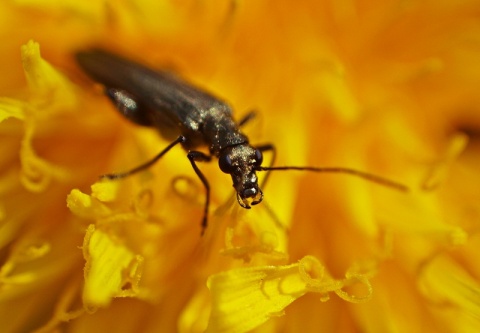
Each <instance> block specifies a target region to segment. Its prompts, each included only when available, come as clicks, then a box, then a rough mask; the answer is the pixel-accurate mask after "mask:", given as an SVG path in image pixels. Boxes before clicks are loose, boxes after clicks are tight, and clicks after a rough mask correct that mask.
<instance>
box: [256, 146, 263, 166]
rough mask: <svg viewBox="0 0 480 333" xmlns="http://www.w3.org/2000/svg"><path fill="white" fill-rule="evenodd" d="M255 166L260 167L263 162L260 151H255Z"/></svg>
mask: <svg viewBox="0 0 480 333" xmlns="http://www.w3.org/2000/svg"><path fill="white" fill-rule="evenodd" d="M255 161H256V163H255V165H256V166H260V165H262V162H263V154H262V152H261V151H260V149H255Z"/></svg>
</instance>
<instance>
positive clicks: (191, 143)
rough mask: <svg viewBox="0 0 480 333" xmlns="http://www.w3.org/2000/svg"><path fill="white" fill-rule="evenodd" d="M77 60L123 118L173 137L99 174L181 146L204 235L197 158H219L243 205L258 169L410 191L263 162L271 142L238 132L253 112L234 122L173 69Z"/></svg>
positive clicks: (253, 201)
mask: <svg viewBox="0 0 480 333" xmlns="http://www.w3.org/2000/svg"><path fill="white" fill-rule="evenodd" d="M76 60H77V62H78V64H79V65H80V67H81V68H82V69H83V71H84V72H85V73H86V74H87V75H88V76H90V77H91V78H92V79H93V80H94V81H97V82H99V83H101V84H102V85H103V86H104V87H105V93H106V95H107V96H108V98H110V100H111V101H112V102H113V103H114V105H115V106H116V108H117V109H118V110H119V111H120V113H121V114H122V115H123V116H125V117H126V118H128V119H129V120H131V121H132V122H134V123H136V124H138V125H143V126H149V127H153V128H156V129H158V131H159V132H160V134H161V135H163V136H164V137H165V138H167V139H169V140H171V143H170V144H169V145H168V146H167V147H166V148H164V149H163V150H162V151H161V152H160V153H158V154H157V155H156V156H155V157H154V158H152V159H151V160H149V161H147V162H146V163H144V164H142V165H139V166H138V167H136V168H134V169H132V170H129V171H127V172H124V173H113V174H106V175H103V176H102V177H103V178H107V179H119V178H124V177H127V176H129V175H131V174H133V173H136V172H138V171H141V170H144V169H146V168H148V167H150V166H151V165H152V164H154V163H155V162H157V161H158V160H159V159H161V157H162V156H164V155H165V154H166V153H167V152H168V151H169V150H170V149H172V148H173V147H175V146H176V145H178V144H180V145H182V146H183V148H184V149H185V150H186V151H187V158H188V160H189V161H190V163H191V165H192V167H193V170H194V171H195V173H196V175H197V176H198V178H199V179H200V181H201V182H202V183H203V186H204V187H205V192H206V197H205V206H204V212H203V218H202V223H201V226H202V233H203V232H204V230H205V228H206V227H207V220H208V210H209V206H210V185H209V183H208V180H207V179H206V177H205V176H204V175H203V173H202V172H201V171H200V169H199V168H198V166H197V162H209V161H211V160H212V158H214V157H215V158H217V159H218V166H219V168H220V170H221V171H223V172H224V173H227V174H230V176H231V178H232V182H233V187H234V189H235V191H236V196H237V201H238V203H239V204H240V206H242V207H243V208H247V209H249V208H251V206H253V205H257V204H259V203H260V202H262V200H263V192H262V189H261V188H260V186H259V184H258V178H257V175H256V172H257V171H272V170H302V171H312V172H338V173H347V174H351V175H354V176H358V177H362V178H364V179H367V180H369V181H372V182H375V183H378V184H381V185H384V186H388V187H392V188H395V189H397V190H400V191H407V190H408V188H407V187H406V186H404V185H402V184H399V183H397V182H394V181H391V180H388V179H385V178H383V177H379V176H376V175H373V174H369V173H365V172H362V171H358V170H354V169H349V168H341V167H331V168H319V167H311V166H278V167H274V166H272V165H270V166H262V163H263V153H264V152H265V151H271V152H272V155H273V157H272V162H271V163H272V164H273V161H274V159H275V156H276V149H275V146H274V145H273V144H264V145H260V146H254V145H251V144H250V142H249V140H248V137H247V136H246V135H245V134H243V133H242V131H241V130H240V128H241V127H242V125H244V124H245V123H247V122H248V121H249V120H250V119H252V118H253V117H254V113H253V112H252V113H249V114H247V116H245V117H244V118H243V119H242V120H241V121H239V122H238V123H237V122H235V121H234V119H233V112H232V108H231V107H230V106H229V105H228V104H227V103H226V102H225V101H223V100H221V99H219V98H217V97H215V96H214V95H212V94H210V93H208V92H206V91H204V90H202V89H200V88H198V87H195V86H193V85H191V84H189V83H187V82H186V81H184V80H182V79H180V78H179V77H177V76H175V75H174V74H172V73H169V72H165V71H159V70H154V69H151V68H149V67H147V66H145V65H143V64H141V63H138V62H135V61H132V60H130V59H127V58H123V57H121V56H119V55H116V54H114V53H110V52H108V51H105V50H101V49H93V50H90V51H82V52H78V53H77V54H76ZM200 146H207V147H208V150H209V152H210V154H209V155H208V154H205V153H203V152H201V151H198V150H195V149H197V148H198V147H200ZM267 176H268V175H267Z"/></svg>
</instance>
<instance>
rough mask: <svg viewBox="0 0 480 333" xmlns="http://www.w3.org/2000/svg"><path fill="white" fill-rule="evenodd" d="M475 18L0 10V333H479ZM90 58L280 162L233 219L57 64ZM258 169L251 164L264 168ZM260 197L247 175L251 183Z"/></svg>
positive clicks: (298, 9)
mask: <svg viewBox="0 0 480 333" xmlns="http://www.w3.org/2000/svg"><path fill="white" fill-rule="evenodd" d="M479 10H480V6H479V4H478V2H477V1H473V0H471V1H469V0H465V1H460V2H459V1H453V0H451V1H443V2H438V1H437V2H435V1H424V2H421V3H417V2H412V1H362V0H360V1H353V2H352V1H350V2H349V1H340V2H339V1H333V0H332V1H321V2H314V1H310V2H295V3H293V2H291V3H288V2H271V3H267V2H259V1H256V2H238V1H224V2H222V3H213V2H212V3H208V2H205V1H203V2H199V1H182V2H173V1H156V2H155V1H128V0H127V1H122V2H119V3H118V4H113V3H112V2H110V1H98V2H96V3H94V4H93V3H92V4H90V3H88V4H87V3H85V4H83V3H80V2H78V1H67V2H65V1H63V2H61V1H48V2H45V1H35V0H30V1H25V0H24V1H15V2H3V3H2V4H0V16H1V18H2V20H0V22H2V27H1V30H0V31H1V32H2V33H3V38H2V46H3V47H2V48H1V50H0V54H1V56H2V62H1V63H0V71H1V73H2V77H1V78H0V96H2V97H0V122H1V123H0V133H1V134H0V135H1V136H2V155H1V156H2V160H1V163H0V165H1V167H0V228H1V232H0V245H1V256H0V258H1V261H0V322H1V323H2V331H3V332H32V331H34V332H54V331H69V332H92V331H93V332H101V331H115V332H153V331H155V332H158V331H162V332H204V331H206V332H248V331H258V332H279V331H281V332H298V331H302V332H318V331H325V332H358V331H362V332H372V333H373V332H390V331H395V332H476V331H478V330H479V329H480V320H479V318H480V270H479V268H478V267H479V266H478V264H477V262H478V260H477V253H478V252H479V249H480V237H479V232H478V231H479V222H478V221H479V218H480V202H479V198H480V192H479V190H478V189H479V188H480V178H479V176H478V172H477V170H478V166H479V164H480V158H479V156H480V155H479V154H478V148H479V137H480V135H479V133H480V130H479V129H480V97H479V96H480V95H479V94H478V92H477V89H478V87H479V86H480V66H479V65H478V59H479V57H480V54H479V53H480V48H479V47H478V45H480V44H479V43H480V26H479V25H478V13H479ZM92 47H102V48H105V49H108V50H112V51H114V52H116V53H118V54H120V55H122V56H125V57H127V58H131V59H135V60H137V61H140V62H143V63H145V64H146V65H148V66H151V67H152V68H162V69H166V70H170V71H172V72H175V73H176V74H178V75H179V76H181V77H183V78H185V79H186V80H187V81H189V82H191V83H192V84H195V85H197V86H199V87H201V89H205V90H206V91H210V92H212V93H213V94H215V95H216V96H218V97H220V98H221V99H224V100H227V101H228V102H229V104H231V105H232V106H233V108H234V110H235V114H234V116H235V119H237V120H238V119H241V117H242V115H245V114H247V112H248V110H256V111H257V117H256V118H255V119H254V120H253V121H251V122H250V123H248V124H246V126H245V128H242V130H244V131H245V133H246V134H247V135H248V136H249V138H250V140H251V143H252V144H256V143H264V142H272V143H273V144H275V146H276V151H277V159H276V161H275V163H276V165H298V166H302V165H311V166H312V165H313V166H342V167H349V168H354V169H357V170H361V171H366V172H369V173H372V174H375V175H379V176H382V177H386V178H389V179H393V180H395V181H398V182H401V183H403V184H405V185H407V186H408V187H409V188H410V191H409V193H403V192H399V191H396V190H395V189H392V188H389V187H385V186H379V185H378V184H374V183H371V182H368V181H366V180H365V179H360V178H358V177H352V176H349V175H339V174H335V175H334V174H326V173H325V174H318V173H311V172H307V171H304V172H297V171H273V172H272V173H271V174H270V175H269V177H268V182H267V183H266V184H265V187H264V189H263V190H264V193H265V199H264V202H262V203H261V204H260V205H258V206H256V207H254V208H253V209H251V210H244V209H242V208H241V207H239V205H237V203H236V202H235V195H234V193H232V189H231V180H230V179H229V177H226V176H225V175H223V174H222V173H221V172H220V171H219V170H218V167H217V165H216V163H210V164H208V163H205V164H203V163H202V165H201V168H202V172H204V173H205V176H206V177H207V178H208V180H209V182H210V185H211V187H212V198H211V201H212V202H211V207H210V211H211V214H210V216H209V226H208V228H207V230H206V232H205V234H204V235H203V236H200V220H201V216H202V212H203V203H204V188H203V187H202V184H201V183H200V182H199V180H198V179H197V178H196V177H195V174H194V172H193V170H192V169H191V165H190V163H189V161H188V160H187V158H186V157H185V155H186V153H185V151H184V150H182V149H180V148H175V149H172V150H171V151H170V152H169V153H168V154H167V155H165V156H164V157H163V158H162V159H161V160H160V161H159V162H158V163H156V164H155V165H154V166H152V167H151V168H149V169H148V170H145V171H143V172H141V173H138V174H135V175H132V176H130V177H127V178H125V179H121V180H118V181H101V180H99V178H98V176H99V175H102V174H105V173H111V172H117V171H124V170H128V169H130V168H132V167H135V166H138V165H139V164H141V163H143V162H145V161H147V160H148V159H149V158H152V157H153V156H155V155H156V154H157V153H158V152H159V151H160V150H161V149H163V148H164V147H165V146H166V145H168V143H169V142H168V141H167V140H165V139H164V138H163V137H162V136H160V135H158V133H157V131H156V130H155V129H152V128H142V127H140V126H136V125H135V124H132V123H130V122H129V121H128V120H126V119H124V118H123V117H122V116H121V115H120V114H119V113H118V112H117V111H115V108H114V106H113V105H112V104H111V103H110V102H109V101H108V99H107V98H106V97H105V96H104V94H103V87H101V86H100V85H99V84H96V83H94V82H92V81H91V80H90V79H89V78H88V77H87V76H86V75H85V74H84V73H82V71H81V69H80V68H79V67H78V66H77V64H76V63H75V61H74V54H75V52H77V51H79V50H87V49H89V48H92ZM271 157H272V156H268V154H266V160H267V161H268V160H269V159H271ZM261 177H262V179H264V177H265V175H261Z"/></svg>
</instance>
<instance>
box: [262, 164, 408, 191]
mask: <svg viewBox="0 0 480 333" xmlns="http://www.w3.org/2000/svg"><path fill="white" fill-rule="evenodd" d="M255 170H257V171H275V170H297V171H312V172H319V173H320V172H325V173H346V174H349V175H352V176H357V177H360V178H363V179H366V180H368V181H371V182H373V183H377V184H379V185H382V186H386V187H391V188H394V189H396V190H398V191H402V192H408V191H409V188H408V187H407V186H405V185H402V184H400V183H397V182H394V181H392V180H389V179H386V178H383V177H380V176H376V175H372V174H370V173H366V172H362V171H358V170H355V169H349V168H339V167H327V168H317V167H308V166H305V167H302V166H279V167H262V166H259V167H256V168H255Z"/></svg>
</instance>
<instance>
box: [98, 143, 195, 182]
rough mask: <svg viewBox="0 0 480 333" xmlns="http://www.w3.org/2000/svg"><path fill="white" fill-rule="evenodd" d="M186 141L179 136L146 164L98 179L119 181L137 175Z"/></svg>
mask: <svg viewBox="0 0 480 333" xmlns="http://www.w3.org/2000/svg"><path fill="white" fill-rule="evenodd" d="M185 141H186V138H185V137H184V136H183V135H180V136H179V137H178V138H176V139H175V141H173V142H172V143H170V144H169V145H168V146H167V147H166V148H165V149H164V150H162V151H161V152H160V153H158V154H157V155H156V156H155V157H154V158H152V159H151V160H149V161H147V162H146V163H143V164H141V165H139V166H137V167H135V168H133V169H131V170H128V171H126V172H122V173H109V174H106V175H102V176H100V178H107V179H120V178H125V177H128V176H130V175H133V174H134V173H137V172H139V171H143V170H145V169H148V168H149V167H150V166H152V165H153V164H155V163H156V162H157V161H158V160H159V159H160V158H162V156H163V155H165V154H166V153H167V152H168V151H169V150H170V149H172V148H173V147H175V146H176V145H177V144H179V143H184V142H185Z"/></svg>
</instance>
